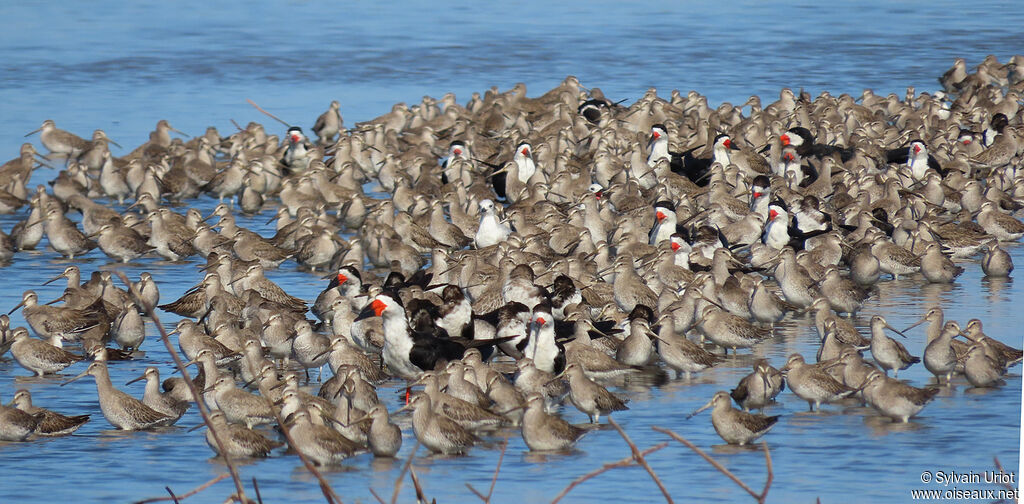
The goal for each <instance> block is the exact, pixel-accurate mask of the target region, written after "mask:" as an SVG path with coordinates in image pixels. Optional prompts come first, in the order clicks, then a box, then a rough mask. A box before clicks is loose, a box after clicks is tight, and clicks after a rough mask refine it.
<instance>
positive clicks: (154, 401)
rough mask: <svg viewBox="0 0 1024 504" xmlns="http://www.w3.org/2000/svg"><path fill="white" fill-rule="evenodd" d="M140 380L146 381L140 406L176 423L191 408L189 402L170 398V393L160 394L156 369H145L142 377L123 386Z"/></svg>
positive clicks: (158, 372) (158, 373)
mask: <svg viewBox="0 0 1024 504" xmlns="http://www.w3.org/2000/svg"><path fill="white" fill-rule="evenodd" d="M140 380H146V391H145V392H144V393H143V395H142V404H145V405H146V406H149V407H150V408H152V409H153V411H156V412H157V413H160V414H161V415H164V416H168V417H171V418H174V420H175V421H178V419H180V418H181V416H182V415H184V414H185V412H186V411H188V409H189V407H191V406H192V403H191V402H189V401H182V400H180V399H175V398H173V397H171V394H170V393H161V392H160V371H159V370H158V369H157V368H155V367H153V366H149V367H147V368H146V371H145V372H144V373H143V374H142V376H140V377H138V378H135V379H133V380H131V381H129V382H128V383H125V385H131V384H132V383H135V382H137V381H140Z"/></svg>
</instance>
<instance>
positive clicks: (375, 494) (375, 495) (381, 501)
mask: <svg viewBox="0 0 1024 504" xmlns="http://www.w3.org/2000/svg"><path fill="white" fill-rule="evenodd" d="M370 493H371V494H373V496H374V497H376V498H377V502H379V503H380V504H388V503H387V502H384V499H382V498H381V497H380V496H379V495H377V492H376V491H375V490H374V489H373V488H372V487H371V488H370Z"/></svg>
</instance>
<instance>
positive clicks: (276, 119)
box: [245, 98, 292, 128]
mask: <svg viewBox="0 0 1024 504" xmlns="http://www.w3.org/2000/svg"><path fill="white" fill-rule="evenodd" d="M245 101H247V102H249V105H252V106H253V107H256V110H259V111H260V112H263V113H264V114H267V116H268V117H270V118H271V119H273V120H275V121H277V122H279V123H281V124H283V125H285V126H288V127H289V128H291V127H292V125H291V124H288V123H287V122H285V121H284V120H283V119H281V118H280V117H277V116H276V115H274V114H271V113H270V112H267V111H266V110H263V109H262V108H260V106H259V105H256V103H255V102H253V101H252V100H250V99H248V98H246V100H245Z"/></svg>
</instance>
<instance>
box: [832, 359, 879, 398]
mask: <svg viewBox="0 0 1024 504" xmlns="http://www.w3.org/2000/svg"><path fill="white" fill-rule="evenodd" d="M837 365H841V366H843V370H842V371H843V376H842V381H843V385H846V386H847V387H850V388H852V389H855V390H859V391H860V392H858V394H860V395H862V396H863V390H862V389H861V387H862V386H863V385H864V381H865V380H866V379H867V376H868V373H870V372H871V371H875V370H877V369H878V368H877V367H875V366H873V365H871V364H869V363H868V362H866V361H865V360H864V357H862V356H861V355H860V351H859V350H857V349H856V348H853V347H847V348H844V349H843V351H842V352H840V353H839V358H838V359H837V360H836V362H835V363H831V364H829V365H828V366H830V367H831V366H837Z"/></svg>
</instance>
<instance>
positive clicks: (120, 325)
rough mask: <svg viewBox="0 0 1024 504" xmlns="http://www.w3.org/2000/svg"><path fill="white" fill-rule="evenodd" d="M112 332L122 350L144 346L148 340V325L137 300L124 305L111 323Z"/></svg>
mask: <svg viewBox="0 0 1024 504" xmlns="http://www.w3.org/2000/svg"><path fill="white" fill-rule="evenodd" d="M110 332H111V333H113V339H114V342H115V343H117V345H118V346H120V347H121V349H122V350H125V351H127V352H134V351H136V350H138V349H139V347H140V346H142V342H143V341H145V340H146V326H145V322H143V320H142V315H141V314H139V310H138V308H137V307H136V305H135V302H133V301H129V302H128V304H126V305H124V310H123V311H122V312H121V314H120V315H118V316H117V318H115V319H114V321H113V322H112V323H111V325H110Z"/></svg>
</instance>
